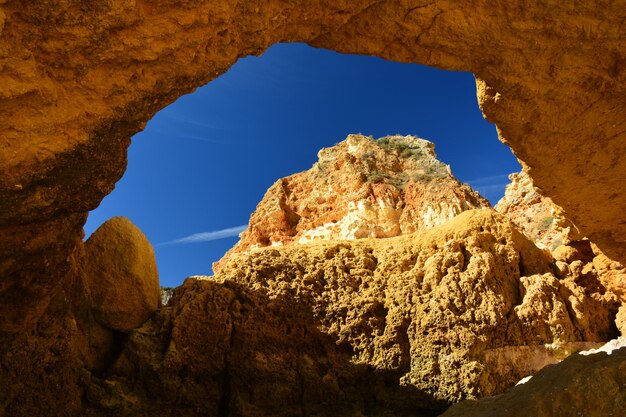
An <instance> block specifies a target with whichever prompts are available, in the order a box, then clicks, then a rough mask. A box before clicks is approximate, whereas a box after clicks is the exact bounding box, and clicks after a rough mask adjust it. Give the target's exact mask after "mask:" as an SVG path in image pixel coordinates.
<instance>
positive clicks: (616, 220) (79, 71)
mask: <svg viewBox="0 0 626 417" xmlns="http://www.w3.org/2000/svg"><path fill="white" fill-rule="evenodd" d="M623 9H624V8H623V7H621V5H620V4H618V3H609V4H605V5H598V4H595V3H594V4H581V3H580V2H552V3H540V4H539V3H538V4H529V3H528V2H522V1H507V2H499V3H498V4H495V5H494V4H492V3H491V2H489V3H486V2H478V1H469V0H468V1H451V0H438V1H434V2H430V3H427V4H419V3H418V4H415V3H403V2H397V1H391V0H387V1H374V0H358V1H351V2H339V3H338V2H334V1H325V0H313V1H308V0H307V1H303V2H294V3H289V4H286V3H284V2H282V3H277V2H271V1H270V2H266V1H264V2H256V1H251V2H245V4H244V3H224V2H215V1H208V0H206V1H197V2H194V3H193V4H189V3H188V2H182V1H176V0H175V1H172V2H168V3H166V4H160V5H158V6H154V5H147V4H145V3H143V2H120V1H112V2H104V3H102V2H90V3H85V2H78V1H66V2H27V3H24V2H21V1H17V0H8V1H4V2H2V4H1V5H0V34H1V36H0V63H1V65H2V68H3V70H2V71H1V72H0V98H1V100H0V119H1V120H2V123H0V167H1V168H0V234H1V235H2V236H3V239H2V240H0V276H1V278H2V283H1V284H0V294H1V297H2V299H3V303H1V304H0V329H2V330H3V331H19V330H20V329H25V328H29V327H30V328H32V326H33V325H34V323H35V322H36V319H37V317H38V316H39V315H41V314H42V313H43V311H45V308H46V305H47V303H48V302H49V300H51V299H52V298H53V297H54V295H55V294H56V293H58V292H59V289H60V288H61V287H62V286H63V285H64V283H63V280H64V278H63V277H64V276H65V275H66V274H67V272H68V271H69V270H70V269H71V265H69V264H68V259H71V256H70V255H71V254H72V253H73V252H74V251H75V250H76V247H77V245H79V242H80V238H81V228H82V225H83V223H84V221H85V218H86V213H87V212H88V211H89V210H91V209H93V208H95V207H96V206H97V205H98V203H99V202H100V200H101V199H102V198H103V196H104V195H106V194H107V193H109V192H110V191H111V190H112V189H113V185H114V183H115V182H116V181H117V180H118V179H119V178H120V177H121V175H122V173H123V171H124V169H125V163H126V148H127V146H128V144H129V138H130V136H131V135H132V134H134V133H136V132H137V131H139V130H140V129H141V128H142V127H143V126H144V125H145V123H146V122H147V121H148V120H149V119H150V118H151V117H152V115H153V114H154V113H155V112H156V111H157V110H159V109H161V108H163V107H164V106H166V105H167V104H169V103H170V102H172V101H173V100H175V99H176V98H177V97H179V96H180V95H182V94H184V93H187V92H190V91H192V90H193V89H194V88H196V87H198V86H200V85H203V84H205V83H207V82H208V81H210V80H212V79H213V78H215V77H217V76H218V75H219V74H221V73H223V72H225V71H226V70H227V69H228V68H229V67H230V66H231V65H232V64H233V63H234V62H235V61H236V60H237V59H238V58H239V57H241V56H245V55H248V54H260V53H261V52H262V51H263V50H265V49H266V48H267V47H268V46H270V45H272V44H274V43H277V42H283V41H284V42H295V41H300V42H308V43H310V44H311V45H314V46H317V47H324V48H329V49H334V50H337V51H340V52H350V53H360V54H370V55H377V56H381V57H383V58H386V59H391V60H396V61H401V62H419V63H423V64H427V65H433V66H437V67H440V68H445V69H452V70H465V71H472V72H473V73H474V74H476V76H477V79H478V81H477V87H478V99H479V103H480V106H481V109H482V111H483V112H484V114H485V116H486V117H487V118H488V119H489V120H491V121H493V122H495V123H496V124H497V125H498V128H499V135H500V138H501V139H502V140H503V141H504V142H505V143H507V144H508V145H509V146H511V148H512V149H513V150H514V152H515V154H516V155H517V157H518V158H519V159H520V160H521V161H523V163H524V165H525V166H526V167H527V168H528V169H529V171H528V172H529V174H530V176H531V177H533V179H534V180H535V183H536V185H538V186H539V187H541V189H542V190H544V192H545V193H546V195H548V196H550V197H551V198H553V199H554V201H555V202H556V203H557V204H558V205H560V206H562V207H564V209H565V210H566V211H567V213H568V214H569V216H571V219H572V221H573V222H574V223H575V224H576V225H577V227H578V228H579V229H580V231H581V232H582V233H583V234H584V235H586V236H588V237H589V238H590V239H591V240H592V241H593V242H596V243H597V244H598V245H599V247H600V248H601V249H602V251H603V252H604V253H605V254H606V255H607V256H608V257H609V258H611V259H613V260H622V261H625V260H626V244H625V242H624V239H625V236H626V225H624V224H623V223H622V222H621V220H620V219H622V217H623V216H622V214H623V207H625V206H626V200H625V199H626V196H624V194H623V193H620V191H619V190H621V189H622V187H623V184H624V183H626V178H625V177H626V159H625V158H623V157H622V156H623V155H624V154H625V153H626V149H625V147H626V141H625V140H624V135H625V134H624V131H625V124H626V120H625V119H624V117H623V114H625V113H626V108H625V107H626V103H624V100H623V97H624V96H625V91H624V89H625V87H624V86H625V85H626V82H625V77H626V71H624V64H623V62H624V53H623V51H624V50H625V48H624V33H623V25H621V22H622V20H623V18H624V10H623ZM555 22H558V24H557V23H555ZM530 63H531V64H530ZM43 270H46V273H45V274H42V272H41V271H43Z"/></svg>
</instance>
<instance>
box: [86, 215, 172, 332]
mask: <svg viewBox="0 0 626 417" xmlns="http://www.w3.org/2000/svg"><path fill="white" fill-rule="evenodd" d="M83 276H84V279H85V283H86V287H87V289H88V292H89V297H90V304H91V307H92V309H93V312H94V315H95V317H96V320H98V321H99V322H100V323H101V324H103V325H105V326H106V327H109V328H111V329H114V330H119V331H123V332H128V331H130V330H132V329H134V328H136V327H138V326H139V325H141V324H142V323H143V322H144V321H146V320H147V319H148V318H149V317H150V316H151V315H152V314H153V313H154V311H156V309H157V308H158V307H159V305H160V299H161V289H160V286H159V275H158V272H157V266H156V260H155V257H154V250H153V248H152V245H151V244H150V242H149V241H148V239H147V238H146V236H145V235H144V234H143V233H142V232H141V230H139V228H138V227H137V226H135V225H134V224H133V223H132V222H131V221H130V220H129V219H127V218H125V217H113V218H112V219H109V220H108V221H106V222H105V223H104V224H102V226H100V227H99V228H98V230H96V231H95V232H94V233H93V235H91V237H90V238H89V239H88V240H87V242H86V243H85V260H84V263H83Z"/></svg>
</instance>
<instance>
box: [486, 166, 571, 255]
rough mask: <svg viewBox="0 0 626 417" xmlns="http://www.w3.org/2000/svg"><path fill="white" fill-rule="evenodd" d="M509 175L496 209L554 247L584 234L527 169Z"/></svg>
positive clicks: (530, 235)
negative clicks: (543, 191)
mask: <svg viewBox="0 0 626 417" xmlns="http://www.w3.org/2000/svg"><path fill="white" fill-rule="evenodd" d="M509 179H510V180H511V183H510V184H509V185H507V186H506V189H505V192H504V197H502V199H501V200H500V201H498V204H496V206H495V209H496V210H497V211H499V212H500V213H502V214H504V215H506V216H507V217H508V218H509V219H511V221H513V223H515V225H516V226H517V227H519V229H520V230H521V231H522V232H523V233H524V234H525V235H526V236H528V238H529V239H530V240H532V241H533V242H535V244H536V245H537V246H538V247H540V248H545V249H547V250H549V251H554V250H555V249H556V248H557V247H559V246H561V245H564V244H567V243H569V242H570V241H572V240H579V239H581V238H582V237H583V236H581V235H580V233H579V232H578V230H577V229H576V226H574V224H572V222H571V221H569V220H568V219H567V218H566V216H565V213H563V209H561V207H559V206H557V205H556V204H554V203H553V202H552V200H551V199H550V198H548V197H544V196H543V195H542V194H541V193H540V192H539V191H538V190H537V189H536V188H535V186H534V184H533V180H532V179H531V178H530V177H529V176H528V174H527V173H526V171H523V170H522V172H520V173H517V174H511V175H510V176H509Z"/></svg>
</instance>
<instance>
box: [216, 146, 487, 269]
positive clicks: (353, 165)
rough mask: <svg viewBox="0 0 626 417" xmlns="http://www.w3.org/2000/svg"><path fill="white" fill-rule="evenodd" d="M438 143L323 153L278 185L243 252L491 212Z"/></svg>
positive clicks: (255, 217) (409, 229)
mask: <svg viewBox="0 0 626 417" xmlns="http://www.w3.org/2000/svg"><path fill="white" fill-rule="evenodd" d="M434 148H435V145H434V144H433V143H432V142H429V141H426V140H423V139H419V138H416V137H413V136H386V137H383V138H380V139H378V140H374V139H373V138H371V137H366V136H363V135H349V136H348V137H347V138H346V139H345V140H344V141H342V142H340V143H338V144H337V145H335V146H333V147H330V148H326V149H322V150H321V151H320V152H319V153H318V161H317V163H315V165H313V167H312V168H311V169H309V170H308V171H305V172H301V173H299V174H295V175H291V176H289V177H286V178H282V179H280V180H278V181H277V182H276V183H275V184H274V185H273V186H272V187H270V189H269V190H268V191H267V193H266V194H265V196H264V197H263V200H262V201H261V202H260V203H259V205H258V206H257V208H256V210H255V212H254V213H253V214H252V216H251V218H250V223H249V225H248V228H247V229H246V230H245V231H244V232H243V233H242V234H241V240H240V241H239V242H238V243H237V244H236V245H235V247H234V248H233V249H232V250H231V251H229V253H228V254H227V255H225V257H224V258H223V259H222V260H220V261H219V262H217V263H215V264H214V265H213V270H214V271H216V272H217V271H219V269H220V268H221V266H222V265H223V264H224V263H226V261H227V259H228V258H229V257H230V256H231V255H232V254H233V253H238V252H246V251H249V250H251V249H255V248H259V247H264V246H277V245H286V244H289V243H292V242H296V243H306V242H310V241H313V240H352V239H359V238H367V237H371V238H382V237H392V236H400V235H403V234H408V233H413V232H415V231H418V230H423V229H426V228H430V227H433V226H436V225H438V224H441V223H444V222H445V221H447V220H450V219H451V218H453V217H454V216H456V215H458V214H460V213H461V212H463V211H465V210H469V209H475V208H481V207H490V205H489V202H488V201H487V200H485V199H484V198H483V197H481V196H480V195H478V194H477V193H476V192H475V191H474V190H472V189H471V188H470V187H469V186H468V185H466V184H462V183H460V182H459V181H458V180H457V179H456V178H454V176H452V173H451V171H450V168H449V167H448V166H447V165H445V164H443V163H442V162H440V161H439V160H437V158H436V155H435V151H434Z"/></svg>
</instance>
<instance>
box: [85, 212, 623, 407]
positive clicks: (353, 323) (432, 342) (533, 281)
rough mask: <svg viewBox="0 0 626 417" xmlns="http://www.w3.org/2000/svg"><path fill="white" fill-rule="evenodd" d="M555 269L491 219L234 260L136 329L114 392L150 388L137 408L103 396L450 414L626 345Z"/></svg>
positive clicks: (596, 306) (602, 311)
mask: <svg viewBox="0 0 626 417" xmlns="http://www.w3.org/2000/svg"><path fill="white" fill-rule="evenodd" d="M549 271H550V263H549V259H548V257H547V256H546V255H545V253H544V252H543V251H542V250H540V249H538V248H537V247H535V246H534V245H533V244H532V243H531V242H530V241H529V240H528V239H527V238H526V237H524V236H523V235H522V234H521V233H520V232H518V231H517V230H516V229H514V228H513V227H512V225H511V224H510V223H509V222H508V221H507V220H506V219H505V218H504V217H502V216H501V215H499V214H497V213H495V212H494V211H492V210H471V211H466V212H463V213H461V214H460V215H459V216H457V217H455V218H454V219H453V220H451V221H449V222H447V223H444V224H442V225H439V226H436V227H434V228H432V229H428V230H425V231H422V232H418V233H416V234H411V235H407V236H400V237H394V238H387V239H359V240H355V241H351V242H332V241H330V242H325V241H315V242H312V243H309V244H304V245H286V246H282V247H273V248H264V249H259V250H257V251H253V252H249V253H239V254H234V255H233V256H232V257H231V259H230V260H229V261H228V262H227V263H226V265H224V267H223V269H222V270H221V272H220V273H219V274H218V275H217V276H215V277H206V278H200V277H197V278H190V279H188V280H187V281H186V282H185V284H184V285H183V286H182V287H181V288H178V289H176V290H175V293H174V296H173V298H172V300H171V301H170V303H169V304H168V306H167V307H165V308H163V309H162V310H160V311H159V313H157V315H156V316H155V318H154V319H152V320H151V321H149V322H148V323H146V324H145V325H144V326H143V327H142V328H140V329H137V330H135V331H133V332H131V334H130V339H129V340H130V342H129V344H127V346H126V348H125V350H124V352H123V353H122V356H121V357H120V360H119V361H118V362H117V364H116V366H115V370H114V372H113V373H112V374H110V378H109V379H108V380H107V381H106V384H109V383H112V384H122V386H121V388H120V390H119V391H120V392H125V393H128V392H130V391H129V389H130V388H129V387H138V386H141V385H142V384H148V385H147V386H146V388H145V390H144V389H143V388H141V389H138V390H136V391H132V392H133V394H132V395H133V397H134V398H138V400H137V404H140V406H137V407H135V408H133V404H129V403H128V401H127V400H126V399H125V398H124V396H121V395H119V394H116V393H115V392H109V393H108V394H106V395H104V394H103V396H102V397H98V398H97V399H96V400H94V401H95V402H96V404H101V403H106V404H109V403H112V404H117V405H118V406H120V407H122V408H128V410H132V413H134V414H135V415H142V414H141V413H146V414H149V413H150V412H151V410H152V411H154V410H156V409H159V408H166V407H167V404H171V403H172V402H175V403H183V404H185V405H186V406H188V407H191V408H194V407H198V409H199V410H202V412H203V413H207V414H212V413H213V414H215V413H216V409H217V408H219V407H221V406H219V404H224V402H226V403H227V404H228V406H226V405H223V407H227V409H228V410H229V413H231V414H230V415H289V414H295V415H304V414H307V413H309V412H310V413H312V414H317V415H321V416H342V415H354V414H355V413H356V414H358V413H359V412H365V411H364V410H366V409H368V410H372V409H376V410H379V411H377V412H371V414H370V415H385V414H384V413H383V410H387V411H386V412H388V413H389V412H393V413H395V415H398V414H400V411H401V410H412V412H413V413H418V410H419V409H420V408H425V409H430V410H441V409H442V408H443V407H445V405H446V404H449V403H450V402H454V401H458V400H461V399H464V398H479V397H482V396H484V395H491V394H495V393H500V392H503V391H504V390H505V389H507V388H508V387H510V386H512V385H514V384H515V383H516V382H517V381H518V380H519V379H521V378H522V377H523V376H526V375H528V374H530V373H534V372H536V371H538V370H539V369H540V368H541V367H543V366H545V365H546V364H549V363H556V362H558V361H559V360H561V359H562V358H563V357H564V356H566V355H567V354H568V353H571V352H572V351H574V350H579V349H581V348H587V347H593V346H598V345H599V343H598V342H600V341H603V340H608V339H609V338H611V337H613V336H615V333H616V331H615V328H614V327H613V326H612V323H611V322H612V319H613V318H612V316H611V314H612V313H611V302H612V301H611V300H603V299H602V297H601V295H599V294H596V293H595V292H593V291H589V292H586V291H585V290H584V289H582V288H580V287H578V286H577V285H576V283H574V282H570V281H567V280H566V281H559V280H557V279H555V278H554V277H553V276H552V275H550V273H549ZM524 275H526V277H523V276H524ZM520 277H522V278H521V279H520ZM596 295H597V296H598V298H597V299H595V298H594V297H595V296H596ZM570 310H572V311H575V312H576V313H575V314H574V313H571V312H570ZM594 342H595V343H594ZM600 344H601V343H600ZM154 352H165V353H164V354H163V355H161V354H158V355H155V353H154ZM183 369H184V370H185V371H182V370H183ZM181 375H182V376H181ZM133 381H141V383H140V384H139V383H135V382H133ZM366 381H367V382H366ZM125 384H126V385H125ZM225 390H227V392H226V391H225ZM154 392H159V393H165V394H164V395H165V397H162V396H161V395H159V396H158V400H157V401H153V400H148V398H149V397H150V395H151V394H150V393H154ZM167 393H177V394H176V395H177V396H171V395H173V394H167ZM207 399H211V400H210V401H207ZM296 399H297V400H296ZM294 401H295V402H294ZM278 404H280V406H278ZM294 407H295V408H294ZM302 410H306V411H302ZM390 410H391V411H390ZM178 411H179V410H177V412H178ZM314 411H315V412H314ZM130 412H131V411H129V413H130ZM402 412H406V411H402ZM408 415H412V414H410V413H409V414H408Z"/></svg>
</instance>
